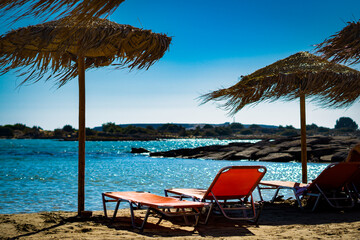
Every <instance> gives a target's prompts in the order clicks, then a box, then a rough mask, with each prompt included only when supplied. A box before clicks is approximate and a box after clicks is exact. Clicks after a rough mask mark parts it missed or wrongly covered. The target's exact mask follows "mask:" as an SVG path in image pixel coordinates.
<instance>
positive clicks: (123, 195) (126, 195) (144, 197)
mask: <svg viewBox="0 0 360 240" xmlns="http://www.w3.org/2000/svg"><path fill="white" fill-rule="evenodd" d="M102 199H103V207H104V214H105V217H108V214H107V209H106V203H107V202H116V203H117V204H116V207H115V210H114V215H113V217H112V218H113V219H115V218H116V214H117V211H118V209H119V206H120V203H121V202H128V203H129V205H130V213H131V223H132V226H133V227H134V228H137V229H140V230H143V229H144V227H145V224H146V222H147V219H148V217H149V215H150V213H151V212H154V213H159V214H161V216H167V217H175V216H184V217H186V216H195V225H197V223H198V221H199V216H200V209H201V208H202V207H204V206H205V205H206V204H205V203H199V202H193V201H186V200H180V199H176V198H171V197H163V196H159V195H155V194H152V193H148V192H106V193H103V194H102ZM144 208H146V209H147V212H146V215H145V218H144V220H143V222H142V224H141V226H137V225H136V224H135V215H134V210H138V209H144ZM170 209H176V212H171V211H170ZM186 209H191V210H186ZM161 220H162V218H160V220H159V222H158V223H160V221H161ZM185 220H186V218H185Z"/></svg>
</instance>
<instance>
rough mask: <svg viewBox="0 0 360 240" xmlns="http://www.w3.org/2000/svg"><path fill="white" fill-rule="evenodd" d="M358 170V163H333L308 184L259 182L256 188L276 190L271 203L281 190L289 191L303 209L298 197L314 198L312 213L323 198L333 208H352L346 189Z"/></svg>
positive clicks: (350, 198)
mask: <svg viewBox="0 0 360 240" xmlns="http://www.w3.org/2000/svg"><path fill="white" fill-rule="evenodd" d="M359 169H360V164H359V163H333V164H330V165H329V166H327V167H326V168H325V169H324V170H323V171H322V172H321V173H320V174H319V176H318V177H317V178H316V179H314V180H313V181H312V182H311V183H309V184H303V183H296V182H289V181H261V182H260V184H259V187H258V188H259V192H260V190H262V189H276V192H275V194H274V197H273V198H272V200H271V202H274V201H275V199H276V197H277V195H278V194H279V191H280V190H281V189H290V190H292V191H293V192H294V195H295V198H296V200H297V202H298V204H299V206H300V208H303V206H302V204H301V201H300V198H299V197H300V196H310V197H316V201H315V203H314V206H313V209H312V210H313V211H314V210H315V208H316V207H317V205H318V203H319V200H320V199H321V198H324V199H325V200H326V201H327V202H328V203H329V205H330V206H332V207H334V208H343V207H353V206H354V201H353V198H352V197H351V194H350V193H349V188H348V187H349V184H351V179H352V178H353V176H354V175H355V173H356V172H357V171H359ZM261 185H264V186H267V187H262V186H261ZM260 196H261V192H260Z"/></svg>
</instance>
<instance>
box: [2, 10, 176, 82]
mask: <svg viewBox="0 0 360 240" xmlns="http://www.w3.org/2000/svg"><path fill="white" fill-rule="evenodd" d="M74 24H75V23H74V22H73V21H72V18H70V17H66V18H63V19H60V20H56V21H51V22H47V23H44V24H38V25H34V26H29V27H24V28H19V29H17V30H13V31H11V32H8V33H7V34H5V35H3V36H1V39H0V52H1V56H0V68H1V73H6V72H8V71H10V70H12V69H15V68H20V69H24V71H23V73H24V74H25V73H27V72H29V74H27V77H26V78H25V80H24V82H26V81H38V80H40V79H41V78H43V77H44V76H45V75H48V74H49V73H50V75H48V79H50V78H53V77H55V78H56V79H57V80H58V84H59V86H62V85H64V84H65V83H66V82H67V81H68V80H70V79H72V78H74V77H76V76H77V75H78V73H77V67H78V66H77V62H78V61H77V59H78V56H83V57H85V68H86V69H89V68H97V67H102V66H108V65H111V64H112V63H114V62H115V63H116V65H117V67H126V66H127V67H130V68H139V69H141V68H148V67H150V66H151V65H152V64H153V63H154V62H156V61H157V60H158V59H160V58H161V57H162V56H163V55H164V53H165V51H166V50H167V49H168V47H169V44H170V42H171V38H170V37H167V36H166V35H164V34H155V33H152V32H151V31H150V30H142V29H139V28H135V27H132V26H129V25H122V24H118V23H115V22H111V21H109V20H106V19H100V18H92V20H91V22H89V23H86V24H78V25H76V26H75V28H74ZM66 30H69V31H70V32H71V33H72V34H71V35H69V34H68V33H69V31H66ZM25 75H26V74H25Z"/></svg>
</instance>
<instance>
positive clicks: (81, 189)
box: [78, 57, 85, 216]
mask: <svg viewBox="0 0 360 240" xmlns="http://www.w3.org/2000/svg"><path fill="white" fill-rule="evenodd" d="M78 77H79V133H78V137H79V165H78V215H79V216H81V214H82V212H83V211H84V210H85V60H84V57H79V59H78Z"/></svg>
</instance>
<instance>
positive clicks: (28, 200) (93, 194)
mask: <svg viewBox="0 0 360 240" xmlns="http://www.w3.org/2000/svg"><path fill="white" fill-rule="evenodd" d="M229 142H231V141H227V140H211V139H199V140H189V139H183V140H164V141H147V142H141V141H119V142H115V141H111V142H87V143H86V171H85V174H86V175H85V176H86V180H85V191H86V193H85V194H86V196H85V199H86V201H85V208H86V210H91V211H95V210H102V201H101V193H102V192H106V191H134V190H137V191H150V192H152V193H156V194H160V195H163V190H164V189H165V188H171V187H197V188H207V187H208V186H209V184H210V183H211V181H212V179H213V178H214V176H215V175H216V173H217V172H218V171H219V170H220V169H221V168H222V167H225V166H230V165H263V166H265V167H266V168H267V170H268V171H267V173H266V175H265V178H264V179H266V180H273V179H277V180H292V181H300V180H301V164H300V163H269V162H254V161H219V160H202V159H170V158H151V157H149V156H146V155H134V154H131V153H130V150H131V148H132V147H143V148H146V149H149V150H151V151H165V150H170V149H177V148H190V147H199V146H206V145H212V144H227V143H229ZM77 147H78V145H77V142H66V141H57V140H0V213H1V214H3V213H29V212H40V211H57V210H62V211H77V161H78V160H77ZM326 166H327V164H319V163H309V164H308V176H309V179H313V178H315V177H316V176H317V175H318V174H319V173H320V172H321V171H322V170H323V169H324V168H325V167H326ZM264 194H265V198H266V199H269V198H270V197H271V195H270V192H265V193H264ZM290 196H291V195H290V193H289V196H287V195H286V196H285V197H290ZM123 207H126V206H125V205H123Z"/></svg>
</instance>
